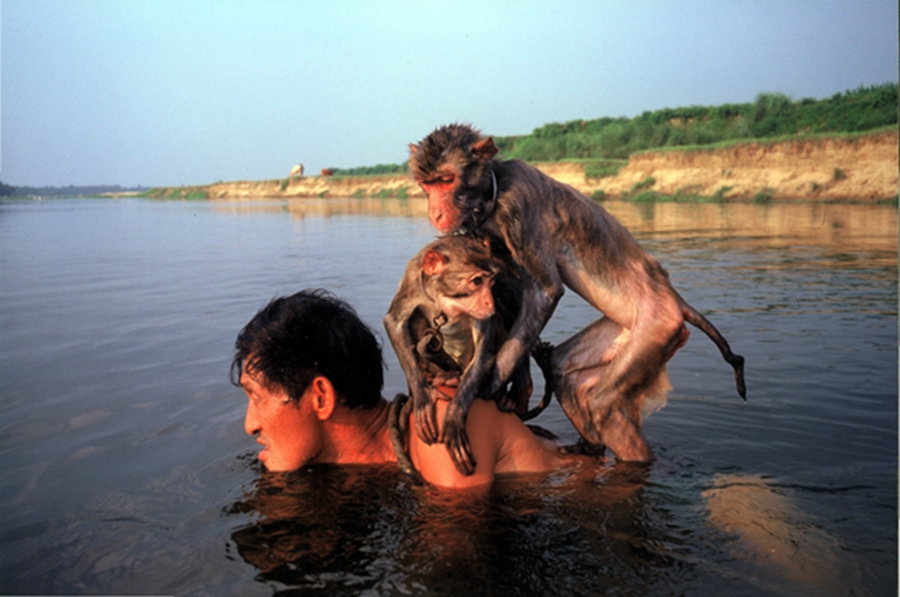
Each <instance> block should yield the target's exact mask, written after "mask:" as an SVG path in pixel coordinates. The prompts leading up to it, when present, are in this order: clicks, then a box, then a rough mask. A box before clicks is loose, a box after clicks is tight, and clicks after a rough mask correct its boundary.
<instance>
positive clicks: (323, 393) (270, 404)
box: [231, 291, 384, 471]
mask: <svg viewBox="0 0 900 597" xmlns="http://www.w3.org/2000/svg"><path fill="white" fill-rule="evenodd" d="M235 348H236V352H235V356H234V360H233V361H232V364H231V381H232V383H234V384H235V385H240V386H241V387H242V388H243V389H244V391H245V392H246V393H247V398H248V399H249V402H248V405H247V415H246V418H245V420H244V429H245V430H246V431H247V433H249V434H251V435H255V436H257V442H258V443H260V444H263V445H264V446H265V449H263V450H262V451H261V452H260V454H259V459H260V460H261V461H262V462H263V463H264V464H265V465H266V468H268V469H269V470H271V471H289V470H294V469H297V468H299V467H301V466H304V465H306V464H308V463H312V462H331V461H333V460H334V459H336V458H337V455H336V453H335V441H336V437H334V435H333V431H332V430H331V429H332V426H330V424H329V421H331V420H337V419H333V417H338V419H340V420H342V421H345V420H346V419H345V418H344V417H343V416H342V415H339V414H338V411H340V412H341V413H343V412H359V413H365V412H369V409H372V407H374V406H376V405H377V404H379V402H380V401H381V387H382V385H383V383H384V375H383V370H382V368H383V363H382V359H381V348H380V347H379V345H378V342H377V340H376V339H375V336H374V334H373V333H372V331H371V330H369V328H367V327H366V326H365V324H363V323H362V321H360V319H359V317H358V316H357V315H356V313H355V312H354V311H353V309H352V308H351V307H350V306H349V305H347V304H346V303H344V302H343V301H341V300H339V299H337V298H335V297H334V296H332V295H330V294H327V293H325V292H324V291H303V292H299V293H297V294H295V295H293V296H289V297H282V298H277V299H274V300H273V301H272V302H270V303H269V304H268V305H267V306H266V307H265V308H264V309H262V310H261V311H260V312H259V313H257V314H256V316H255V317H254V318H253V319H252V320H251V321H250V323H248V324H247V325H246V326H245V327H244V329H242V330H241V332H240V334H238V338H237V341H236V342H235Z"/></svg>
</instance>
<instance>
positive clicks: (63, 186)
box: [0, 81, 896, 192]
mask: <svg viewBox="0 0 900 597" xmlns="http://www.w3.org/2000/svg"><path fill="white" fill-rule="evenodd" d="M891 83H896V81H883V82H881V83H873V84H871V85H858V86H857V87H855V88H853V89H841V90H837V91H834V92H833V93H829V94H827V95H824V96H822V97H813V98H809V97H802V98H796V97H791V96H787V97H789V98H790V99H791V100H792V101H795V102H796V101H801V100H804V99H815V100H824V99H828V98H830V97H833V96H834V95H835V94H837V93H846V92H848V91H854V90H855V89H859V88H860V87H873V86H880V85H888V84H891ZM760 93H781V92H779V91H772V92H760ZM757 95H758V94H757ZM785 95H787V94H785ZM751 101H752V100H751ZM751 101H748V102H731V103H751ZM715 105H721V104H691V106H715ZM691 106H664V107H661V108H656V109H651V110H650V111H651V112H653V111H655V110H666V109H673V110H677V109H680V108H688V107H691ZM645 112H646V110H645ZM641 113H643V112H641ZM637 116H640V114H636V115H634V116H608V115H605V116H593V117H585V118H574V119H570V120H568V121H565V122H569V121H571V120H594V119H599V118H636V117H637ZM562 122H563V121H559V120H555V121H551V122H545V123H543V124H541V125H538V126H535V127H532V128H531V130H529V131H528V132H525V133H518V134H512V135H503V136H506V137H512V136H524V135H529V134H531V133H532V132H533V131H534V130H535V129H537V128H540V127H542V126H546V125H549V124H555V123H560V124H561V123H562ZM429 132H431V131H427V132H426V133H423V135H422V136H423V137H424V136H425V135H427V134H428V133H429ZM482 132H483V133H485V134H488V135H490V134H493V133H491V132H490V131H482ZM403 162H405V160H403V161H401V162H387V161H381V162H377V163H378V164H402V163H403ZM374 165H375V164H356V165H352V166H344V167H343V168H345V169H352V168H358V167H366V166H374ZM318 174H319V170H316V171H315V172H313V171H311V170H310V169H306V174H305V176H316V175H318ZM285 178H288V175H287V174H285V175H283V176H275V177H269V178H259V179H242V178H228V179H221V180H215V181H205V182H193V183H179V184H156V185H146V184H137V185H122V184H118V183H96V184H72V183H70V184H61V185H46V184H25V185H19V184H12V183H9V182H7V181H5V180H3V179H2V177H0V183H3V184H8V185H10V186H12V187H15V188H16V189H59V190H64V189H67V188H70V187H74V188H76V189H89V188H92V187H111V188H112V187H116V188H118V189H120V190H121V191H123V192H128V191H145V190H148V189H153V188H165V187H192V186H206V185H212V184H218V183H222V182H234V181H237V180H253V181H262V180H280V179H285Z"/></svg>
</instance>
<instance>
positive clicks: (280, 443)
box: [231, 291, 575, 487]
mask: <svg viewBox="0 0 900 597" xmlns="http://www.w3.org/2000/svg"><path fill="white" fill-rule="evenodd" d="M235 349H236V353H235V357H234V360H233V361H232V364H231V377H232V382H233V383H235V385H240V386H241V387H242V388H243V389H244V391H245V392H246V394H247V397H248V400H249V402H248V405H247V415H246V418H245V420H244V429H245V430H246V431H247V433H248V434H250V435H255V436H256V437H257V442H258V443H260V444H262V445H263V446H264V448H263V450H262V451H261V452H260V454H259V460H260V461H261V462H262V463H263V464H264V465H265V466H266V468H267V469H269V470H270V471H291V470H295V469H298V468H300V467H303V466H305V465H307V464H313V463H335V464H351V463H352V464H379V463H389V462H397V461H398V456H397V454H396V452H395V449H394V445H393V444H392V442H391V436H390V425H389V414H390V403H389V402H387V401H386V400H385V399H384V398H383V397H382V396H381V389H382V386H383V385H384V373H383V369H384V364H383V361H382V356H381V348H380V346H379V345H378V341H377V340H376V339H375V335H374V334H373V333H372V331H371V330H370V329H369V328H368V327H367V326H366V325H365V324H364V323H363V322H362V321H361V320H360V319H359V317H358V316H357V314H356V312H355V311H354V310H353V308H352V307H350V305H348V304H347V303H345V302H343V301H341V300H340V299H337V298H336V297H334V296H332V295H330V294H328V293H326V292H324V291H301V292H298V293H297V294H294V295H292V296H289V297H281V298H277V299H274V300H272V301H271V302H270V303H269V304H268V305H267V306H266V307H265V308H263V309H262V310H261V311H260V312H259V313H257V314H256V316H255V317H254V318H253V319H252V320H251V321H250V322H249V323H248V324H247V325H246V326H245V327H244V328H243V329H242V330H241V332H240V334H238V338H237V341H236V342H235ZM447 404H448V403H447V402H446V401H443V400H441V401H438V421H439V422H442V421H443V417H444V413H445V411H446V408H447ZM466 431H467V432H468V434H469V438H470V442H471V448H472V452H473V455H474V457H475V461H476V462H477V463H478V464H477V466H476V469H475V472H474V474H472V475H470V476H465V475H463V474H461V473H460V472H459V471H458V470H457V469H456V467H455V466H454V464H453V462H452V460H451V459H450V455H449V454H448V453H447V450H446V449H445V448H444V446H443V445H442V444H433V445H427V444H425V443H424V442H423V441H421V440H420V439H419V438H418V436H417V435H416V434H415V433H407V434H406V437H405V438H403V440H402V441H403V442H405V448H406V449H407V450H408V452H409V458H410V460H411V461H412V464H413V466H414V467H415V468H416V470H417V471H418V472H419V474H421V475H422V477H423V478H424V479H425V480H426V481H428V482H430V483H432V484H434V485H438V486H442V487H476V486H486V485H489V484H490V483H491V482H492V481H493V479H494V476H495V475H496V474H499V473H516V472H518V473H525V472H546V471H550V470H554V469H556V468H558V467H559V466H561V465H563V464H566V463H572V462H573V461H574V460H575V458H574V457H571V456H568V457H567V456H562V455H561V454H560V453H559V451H558V450H557V448H556V447H555V446H553V445H550V444H549V443H547V442H545V441H544V440H542V439H540V438H538V437H536V436H535V435H534V434H533V433H532V432H531V431H530V430H529V429H528V428H527V427H526V426H525V425H524V424H523V423H522V421H521V420H520V419H519V418H518V417H517V416H516V415H514V414H510V413H502V412H500V411H499V410H498V409H497V407H496V405H495V404H494V402H493V401H487V400H475V401H474V402H473V404H472V408H471V410H470V413H469V417H468V420H467V423H466Z"/></svg>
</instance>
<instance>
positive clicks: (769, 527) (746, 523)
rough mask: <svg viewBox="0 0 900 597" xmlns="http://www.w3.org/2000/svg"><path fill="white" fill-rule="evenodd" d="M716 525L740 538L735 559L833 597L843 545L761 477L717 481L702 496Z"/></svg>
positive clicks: (733, 547)
mask: <svg viewBox="0 0 900 597" xmlns="http://www.w3.org/2000/svg"><path fill="white" fill-rule="evenodd" d="M703 498H704V499H705V500H706V504H707V507H708V508H709V519H710V522H711V523H712V524H714V525H715V526H717V527H719V528H720V529H722V530H723V531H725V532H726V533H729V534H733V535H736V536H737V541H735V542H734V544H733V545H731V546H730V550H731V551H732V552H733V553H734V555H735V556H736V557H741V558H747V559H748V560H749V561H750V562H752V563H756V564H759V567H760V569H763V570H768V573H769V574H777V575H779V576H782V577H785V578H787V579H789V580H792V581H795V582H798V583H800V584H801V585H802V586H804V587H807V588H808V589H809V590H810V591H811V592H812V593H813V594H816V595H823V594H827V593H828V592H830V591H831V587H834V586H835V584H836V583H838V582H839V581H840V580H841V578H840V574H839V571H840V545H839V543H838V541H837V539H836V538H835V537H833V536H831V535H830V534H828V533H827V532H825V531H823V530H822V529H820V528H817V526H816V521H815V520H814V519H812V518H810V517H808V516H805V515H804V514H803V513H802V512H800V511H798V509H797V506H796V505H795V504H794V503H793V502H792V501H791V500H790V499H789V498H787V497H785V496H784V495H781V494H779V493H777V490H776V488H775V487H773V485H772V483H771V482H766V480H765V479H763V478H762V477H761V476H759V475H718V476H716V477H715V478H714V479H713V487H712V488H710V489H707V490H705V491H704V492H703Z"/></svg>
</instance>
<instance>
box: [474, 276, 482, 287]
mask: <svg viewBox="0 0 900 597" xmlns="http://www.w3.org/2000/svg"><path fill="white" fill-rule="evenodd" d="M482 284H484V276H475V277H474V278H472V286H481V285H482Z"/></svg>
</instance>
